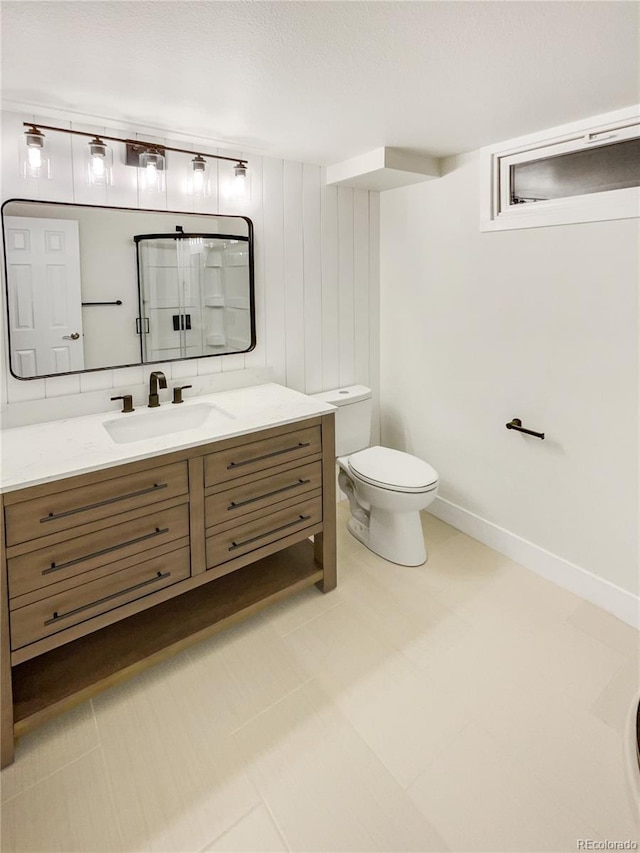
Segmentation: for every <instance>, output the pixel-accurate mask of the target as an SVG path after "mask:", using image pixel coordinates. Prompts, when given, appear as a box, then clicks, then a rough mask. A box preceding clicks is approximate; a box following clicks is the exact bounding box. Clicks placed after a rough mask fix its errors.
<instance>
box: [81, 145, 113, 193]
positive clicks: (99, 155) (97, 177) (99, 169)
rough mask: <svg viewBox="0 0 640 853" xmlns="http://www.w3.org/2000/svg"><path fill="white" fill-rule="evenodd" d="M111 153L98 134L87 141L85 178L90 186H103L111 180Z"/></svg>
mask: <svg viewBox="0 0 640 853" xmlns="http://www.w3.org/2000/svg"><path fill="white" fill-rule="evenodd" d="M112 164H113V155H112V153H111V149H110V148H109V147H108V146H107V145H106V143H104V142H103V141H102V139H101V138H100V137H99V136H94V137H93V139H92V140H91V141H90V142H89V152H88V155H87V180H88V182H89V185H90V186H92V187H104V186H107V185H109V184H111V183H112V182H113V170H112Z"/></svg>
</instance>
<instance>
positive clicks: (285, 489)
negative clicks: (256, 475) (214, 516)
mask: <svg viewBox="0 0 640 853" xmlns="http://www.w3.org/2000/svg"><path fill="white" fill-rule="evenodd" d="M310 482H311V480H297V481H296V482H295V483H291V485H289V486H283V487H282V488H281V489H274V490H273V491H272V492H265V493H264V494H263V495H258V497H256V498H247V500H246V501H231V503H230V504H229V506H228V507H227V509H238V508H239V507H241V506H246V505H247V504H252V503H255V502H256V501H261V500H263V498H272V497H273V496H274V495H279V494H280V493H281V492H288V491H290V490H291V489H299V488H300V486H306V485H307V483H310Z"/></svg>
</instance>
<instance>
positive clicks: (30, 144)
mask: <svg viewBox="0 0 640 853" xmlns="http://www.w3.org/2000/svg"><path fill="white" fill-rule="evenodd" d="M24 124H25V126H26V127H27V128H28V129H27V130H25V132H24V141H25V147H24V148H23V149H22V151H21V157H20V160H21V171H22V176H23V177H24V178H50V177H51V171H50V161H49V157H48V156H47V154H46V152H45V150H44V133H42V132H41V131H40V130H39V129H38V128H37V127H36V126H35V125H34V124H29V123H27V122H25V123H24Z"/></svg>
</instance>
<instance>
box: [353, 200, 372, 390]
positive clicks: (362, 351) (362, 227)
mask: <svg viewBox="0 0 640 853" xmlns="http://www.w3.org/2000/svg"><path fill="white" fill-rule="evenodd" d="M369 302H370V295H369V193H368V192H367V191H366V190H359V189H356V190H354V191H353V324H354V348H355V349H354V381H355V382H357V383H358V384H360V385H370V377H369V347H370V329H369V316H370V310H369Z"/></svg>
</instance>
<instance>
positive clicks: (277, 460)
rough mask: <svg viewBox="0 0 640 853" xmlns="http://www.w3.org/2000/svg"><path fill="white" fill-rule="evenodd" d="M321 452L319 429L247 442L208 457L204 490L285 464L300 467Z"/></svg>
mask: <svg viewBox="0 0 640 853" xmlns="http://www.w3.org/2000/svg"><path fill="white" fill-rule="evenodd" d="M321 452H322V437H321V433H320V427H306V428H303V429H297V430H292V431H291V432H287V433H285V434H284V435H276V436H272V437H271V438H263V439H261V440H260V441H251V442H247V443H246V444H240V445H238V446H237V447H232V448H229V449H228V450H220V451H218V452H217V453H211V454H209V455H208V456H206V457H205V467H204V484H205V487H208V486H215V485H217V484H218V483H222V482H225V481H226V480H232V479H234V478H236V477H244V476H246V475H247V474H253V473H254V472H255V471H264V470H265V469H267V468H272V467H273V466H274V465H282V464H283V463H286V462H295V463H297V464H300V463H301V462H303V461H304V458H305V457H307V456H313V455H315V454H319V453H321Z"/></svg>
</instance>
